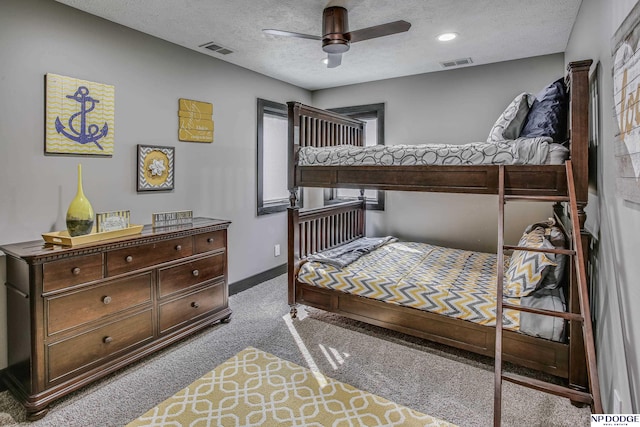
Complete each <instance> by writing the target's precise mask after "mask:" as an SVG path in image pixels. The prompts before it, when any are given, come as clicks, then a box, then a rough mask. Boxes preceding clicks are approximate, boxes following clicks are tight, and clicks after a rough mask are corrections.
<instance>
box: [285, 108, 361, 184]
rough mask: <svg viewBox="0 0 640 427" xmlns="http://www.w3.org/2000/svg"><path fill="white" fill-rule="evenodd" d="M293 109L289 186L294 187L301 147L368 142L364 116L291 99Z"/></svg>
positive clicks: (290, 119) (290, 113) (290, 124)
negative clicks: (295, 170) (343, 113)
mask: <svg viewBox="0 0 640 427" xmlns="http://www.w3.org/2000/svg"><path fill="white" fill-rule="evenodd" d="M287 106H288V109H289V144H290V145H289V156H290V157H289V177H288V179H289V188H293V187H294V182H295V181H294V176H293V171H294V169H295V167H294V165H295V164H297V162H298V158H297V155H298V150H299V149H300V147H307V146H312V147H333V146H336V145H345V144H347V145H354V146H357V147H363V146H364V142H365V139H364V126H365V123H364V122H363V121H362V120H358V119H352V118H350V117H346V116H343V115H341V114H337V113H333V112H331V111H327V110H322V109H319V108H314V107H311V106H308V105H304V104H301V103H299V102H287Z"/></svg>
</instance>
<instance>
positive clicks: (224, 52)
mask: <svg viewBox="0 0 640 427" xmlns="http://www.w3.org/2000/svg"><path fill="white" fill-rule="evenodd" d="M198 47H203V48H205V49H209V50H211V51H213V52H216V53H219V54H221V55H228V54H230V53H233V51H232V50H231V49H227V48H226V47H222V46H220V45H219V44H217V43H214V42H208V43H205V44H201V45H200V46H198Z"/></svg>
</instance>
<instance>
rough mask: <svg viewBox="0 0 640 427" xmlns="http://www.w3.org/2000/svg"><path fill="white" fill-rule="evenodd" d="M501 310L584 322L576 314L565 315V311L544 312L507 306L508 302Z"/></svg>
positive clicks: (518, 306)
mask: <svg viewBox="0 0 640 427" xmlns="http://www.w3.org/2000/svg"><path fill="white" fill-rule="evenodd" d="M502 308H506V309H509V310H517V311H526V312H527V313H533V314H541V315H543V316H553V317H561V318H563V319H565V320H577V321H578V322H583V321H584V318H583V317H582V316H581V315H579V314H576V313H567V312H565V311H554V310H544V309H541V308H533V307H523V306H521V305H514V304H509V303H508V302H503V303H502Z"/></svg>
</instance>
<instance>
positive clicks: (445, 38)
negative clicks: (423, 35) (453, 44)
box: [438, 33, 458, 42]
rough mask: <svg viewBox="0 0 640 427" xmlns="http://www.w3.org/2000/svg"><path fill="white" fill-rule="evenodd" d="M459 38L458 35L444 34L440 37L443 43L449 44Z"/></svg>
mask: <svg viewBox="0 0 640 427" xmlns="http://www.w3.org/2000/svg"><path fill="white" fill-rule="evenodd" d="M456 37H458V33H442V34H440V35H439V36H438V40H440V41H441V42H448V41H451V40H453V39H455V38H456Z"/></svg>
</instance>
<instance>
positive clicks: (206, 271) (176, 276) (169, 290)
mask: <svg viewBox="0 0 640 427" xmlns="http://www.w3.org/2000/svg"><path fill="white" fill-rule="evenodd" d="M224 262H225V254H224V253H221V254H218V255H213V256H208V257H205V258H200V259H197V260H193V261H190V262H185V263H184V264H180V265H176V266H173V267H168V268H163V269H161V270H160V273H159V289H160V297H164V296H167V295H170V294H173V293H175V292H179V291H182V290H184V289H187V288H189V287H191V286H194V285H197V284H198V283H203V282H206V281H208V280H211V279H215V278H216V277H222V276H223V275H224Z"/></svg>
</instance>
